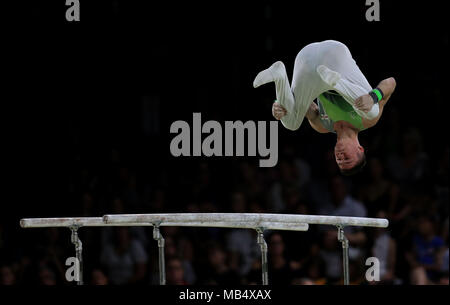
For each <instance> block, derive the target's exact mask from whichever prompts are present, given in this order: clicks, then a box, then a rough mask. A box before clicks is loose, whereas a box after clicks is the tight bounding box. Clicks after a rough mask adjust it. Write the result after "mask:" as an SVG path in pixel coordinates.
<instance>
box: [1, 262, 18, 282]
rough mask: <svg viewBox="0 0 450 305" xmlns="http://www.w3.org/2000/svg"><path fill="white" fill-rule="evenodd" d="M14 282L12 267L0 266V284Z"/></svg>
mask: <svg viewBox="0 0 450 305" xmlns="http://www.w3.org/2000/svg"><path fill="white" fill-rule="evenodd" d="M16 283H17V282H16V275H15V274H14V271H13V268H12V267H11V266H9V265H2V266H0V285H14V284H16Z"/></svg>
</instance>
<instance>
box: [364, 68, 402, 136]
mask: <svg viewBox="0 0 450 305" xmlns="http://www.w3.org/2000/svg"><path fill="white" fill-rule="evenodd" d="M396 86H397V83H396V82H395V79H394V78H393V77H390V78H387V79H385V80H382V81H381V82H380V83H379V84H378V86H377V87H378V88H380V89H381V91H383V93H384V97H383V99H382V100H381V101H379V102H378V104H379V106H380V112H379V113H378V115H377V116H376V117H375V118H373V119H372V120H368V119H364V118H363V124H364V126H365V127H366V128H369V127H372V126H374V125H376V124H377V122H378V120H379V119H380V118H381V115H382V114H383V109H384V106H385V105H386V103H387V101H388V100H389V99H390V97H391V95H392V93H393V92H394V90H395V87H396ZM367 96H369V95H367ZM369 99H370V100H371V102H372V103H373V100H372V98H371V97H370V96H369Z"/></svg>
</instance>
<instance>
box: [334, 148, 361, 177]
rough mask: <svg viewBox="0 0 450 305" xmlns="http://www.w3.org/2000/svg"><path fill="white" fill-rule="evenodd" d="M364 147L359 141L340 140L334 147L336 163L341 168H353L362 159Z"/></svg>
mask: <svg viewBox="0 0 450 305" xmlns="http://www.w3.org/2000/svg"><path fill="white" fill-rule="evenodd" d="M362 153H364V148H363V147H362V146H361V145H359V143H358V142H357V141H338V142H337V143H336V146H335V147H334V156H335V158H336V163H337V165H338V166H339V168H340V169H341V170H346V169H351V168H353V167H354V166H355V165H356V164H358V162H359V161H360V159H361V154H362Z"/></svg>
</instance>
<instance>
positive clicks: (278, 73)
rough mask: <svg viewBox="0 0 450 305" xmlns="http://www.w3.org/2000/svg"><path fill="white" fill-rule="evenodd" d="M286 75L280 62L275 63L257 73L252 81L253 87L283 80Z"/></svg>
mask: <svg viewBox="0 0 450 305" xmlns="http://www.w3.org/2000/svg"><path fill="white" fill-rule="evenodd" d="M285 75H286V68H285V67H284V64H283V63H282V62H281V61H277V62H276V63H274V64H273V65H271V66H270V67H269V68H267V69H266V70H263V71H261V72H259V73H258V75H257V76H256V78H255V80H254V81H253V87H254V88H258V87H259V86H261V85H264V84H267V83H270V82H273V81H275V80H277V79H280V78H284V76H285Z"/></svg>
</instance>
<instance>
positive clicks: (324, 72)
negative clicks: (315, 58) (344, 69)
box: [316, 65, 341, 88]
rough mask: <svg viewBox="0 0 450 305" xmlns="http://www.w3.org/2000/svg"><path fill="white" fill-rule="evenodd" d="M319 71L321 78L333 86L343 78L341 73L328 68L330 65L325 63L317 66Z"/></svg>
mask: <svg viewBox="0 0 450 305" xmlns="http://www.w3.org/2000/svg"><path fill="white" fill-rule="evenodd" d="M316 71H317V73H319V75H320V78H322V80H323V81H324V82H325V83H327V84H328V85H330V86H331V87H333V88H334V87H335V86H336V84H337V82H338V81H339V80H340V79H341V74H340V73H338V72H335V71H333V70H330V69H328V67H326V66H324V65H320V66H318V67H317V70H316Z"/></svg>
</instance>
